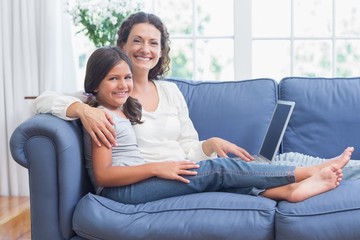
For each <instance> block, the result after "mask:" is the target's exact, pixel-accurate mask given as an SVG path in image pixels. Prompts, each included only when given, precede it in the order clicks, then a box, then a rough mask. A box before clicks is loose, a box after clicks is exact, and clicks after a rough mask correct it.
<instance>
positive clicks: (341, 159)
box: [295, 147, 354, 182]
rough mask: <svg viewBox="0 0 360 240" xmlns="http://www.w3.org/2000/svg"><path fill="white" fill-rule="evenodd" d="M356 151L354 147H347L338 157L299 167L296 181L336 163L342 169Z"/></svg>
mask: <svg viewBox="0 0 360 240" xmlns="http://www.w3.org/2000/svg"><path fill="white" fill-rule="evenodd" d="M353 151H354V147H347V148H346V149H345V150H344V152H343V153H342V154H340V155H339V156H337V157H334V158H331V159H328V160H326V161H324V162H323V163H321V164H318V165H314V166H308V167H298V168H297V169H295V178H296V182H301V181H303V180H305V179H307V178H309V177H311V176H313V175H315V174H317V173H318V172H319V171H321V170H322V169H323V168H326V167H328V166H330V165H333V164H336V165H337V166H338V168H339V169H342V168H343V167H345V166H346V164H347V163H348V162H349V161H350V158H351V154H352V153H353Z"/></svg>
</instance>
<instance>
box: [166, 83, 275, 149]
mask: <svg viewBox="0 0 360 240" xmlns="http://www.w3.org/2000/svg"><path fill="white" fill-rule="evenodd" d="M168 81H172V82H174V83H176V84H177V86H178V87H179V89H180V91H181V92H182V93H183V95H184V96H185V100H186V102H187V105H188V107H189V114H190V118H191V119H192V121H193V123H194V126H195V128H196V130H197V132H198V133H199V138H200V140H204V139H208V138H210V137H221V138H224V139H226V140H229V141H231V142H233V143H236V144H237V145H238V146H241V147H243V148H245V149H246V150H247V151H249V152H250V153H252V154H256V153H258V151H259V149H260V146H261V143H262V140H263V138H264V136H265V132H266V129H267V127H268V124H269V122H270V119H271V116H272V113H273V110H274V108H275V104H276V101H277V98H278V93H277V89H278V85H277V82H275V81H274V80H272V79H252V80H243V81H230V82H229V81H228V82H200V81H188V80H181V79H168ZM204 106H205V107H204ZM249 119H251V121H249Z"/></svg>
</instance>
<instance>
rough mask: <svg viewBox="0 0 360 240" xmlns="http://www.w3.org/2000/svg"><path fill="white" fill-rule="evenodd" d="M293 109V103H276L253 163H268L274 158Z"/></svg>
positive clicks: (281, 101)
mask: <svg viewBox="0 0 360 240" xmlns="http://www.w3.org/2000/svg"><path fill="white" fill-rule="evenodd" d="M294 107H295V102H292V101H283V100H279V101H278V102H277V104H276V106H275V110H274V113H273V115H272V118H271V121H270V124H269V127H268V130H267V132H266V134H265V137H264V140H263V142H262V145H261V148H260V152H259V153H258V154H256V155H254V157H255V161H254V162H259V163H270V161H272V160H273V159H274V158H275V156H276V154H277V152H278V150H279V147H280V144H281V141H282V139H283V136H284V133H285V130H286V127H287V126H288V123H289V120H290V117H291V114H292V112H293V110H294Z"/></svg>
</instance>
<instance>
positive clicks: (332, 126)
mask: <svg viewBox="0 0 360 240" xmlns="http://www.w3.org/2000/svg"><path fill="white" fill-rule="evenodd" d="M168 81H172V82H175V83H176V84H177V85H178V86H179V88H180V90H181V91H182V93H183V94H184V96H185V99H186V101H187V103H188V106H189V111H190V117H191V118H192V120H193V122H194V125H195V127H196V129H197V131H198V132H199V136H200V138H201V139H206V138H209V137H212V136H219V137H223V138H225V139H228V140H230V141H232V142H234V143H237V144H238V145H239V146H242V147H244V148H245V149H247V150H248V151H249V152H251V153H256V152H257V151H258V149H259V148H260V143H261V140H262V138H263V136H264V133H265V130H266V127H267V125H268V123H269V120H270V117H271V114H272V111H273V109H274V106H275V103H276V101H277V99H283V100H292V101H295V102H296V106H295V109H294V113H293V115H292V117H291V119H290V123H289V126H288V128H287V131H286V133H285V136H284V139H283V144H282V146H281V150H280V151H281V152H301V153H305V154H309V155H314V156H319V157H331V156H335V155H337V154H339V153H340V152H341V151H342V150H343V149H344V148H345V147H347V146H354V147H355V148H356V149H360V78H346V79H340V78H333V79H325V78H297V77H291V78H285V79H282V80H281V81H280V82H279V83H277V82H276V81H274V80H272V79H252V80H244V81H231V82H196V81H184V80H181V79H169V80H168ZM82 143H83V140H82V131H81V126H80V122H79V121H71V122H66V121H63V120H60V119H58V118H56V117H53V116H51V115H48V114H40V115H35V116H33V117H31V118H30V119H28V120H26V121H25V122H24V123H22V124H21V125H20V126H18V127H17V129H16V130H15V131H14V133H13V134H12V136H11V139H10V148H11V154H12V156H13V158H14V159H15V161H16V162H18V163H19V164H20V165H22V166H24V167H26V168H27V169H28V171H29V182H30V200H31V224H32V239H33V240H42V239H52V240H55V239H156V240H161V239H166V240H169V239H179V240H185V239H192V240H195V239H201V240H204V239H206V240H211V239H216V240H219V239H231V240H233V239H252V240H254V239H261V240H264V239H283V240H289V239H292V240H296V239H299V240H304V239H326V240H329V239H347V240H350V239H360V181H358V180H347V181H343V182H342V184H341V185H340V186H339V187H338V188H336V189H335V190H333V191H330V192H326V193H323V194H320V195H318V196H315V197H313V198H310V199H308V200H306V201H303V202H300V203H289V202H286V201H281V202H276V201H272V200H269V199H266V198H262V197H253V196H246V195H239V194H232V193H220V192H208V193H199V194H192V195H186V196H181V197H174V198H169V199H163V200H159V201H154V202H149V203H146V204H139V205H125V204H121V203H116V202H113V201H111V200H109V199H105V198H103V197H100V196H96V195H94V194H93V193H92V192H93V189H92V187H91V184H90V181H89V179H88V176H87V173H86V170H85V167H84V158H83V154H82V149H83V146H82ZM353 158H354V159H360V151H356V150H355V152H354V154H353Z"/></svg>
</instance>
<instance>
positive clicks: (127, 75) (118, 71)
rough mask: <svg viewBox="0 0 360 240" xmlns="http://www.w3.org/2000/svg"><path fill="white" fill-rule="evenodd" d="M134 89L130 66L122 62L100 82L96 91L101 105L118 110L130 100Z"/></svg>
mask: <svg viewBox="0 0 360 240" xmlns="http://www.w3.org/2000/svg"><path fill="white" fill-rule="evenodd" d="M132 89H133V80H132V74H131V70H130V67H129V65H128V64H127V63H126V62H125V61H120V62H119V63H118V64H117V65H115V66H114V67H113V68H112V69H111V70H110V71H109V72H108V74H107V75H106V76H105V78H104V79H103V80H102V81H101V82H100V84H99V86H98V87H97V89H96V90H95V92H96V99H97V100H98V102H99V104H100V105H102V106H104V107H106V108H108V109H110V110H116V109H118V108H119V107H121V106H122V105H123V104H124V103H125V102H126V100H127V99H128V97H129V95H130V93H131V91H132Z"/></svg>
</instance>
